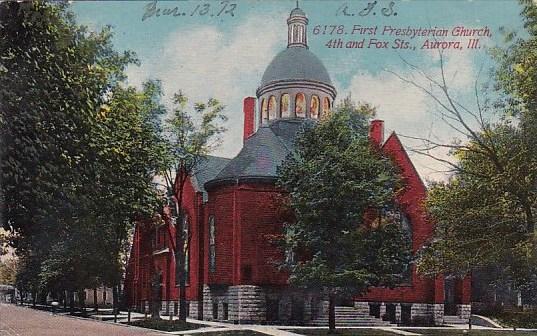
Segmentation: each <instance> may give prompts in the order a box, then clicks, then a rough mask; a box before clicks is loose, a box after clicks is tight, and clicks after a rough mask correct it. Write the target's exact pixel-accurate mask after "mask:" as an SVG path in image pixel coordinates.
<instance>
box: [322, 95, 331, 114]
mask: <svg viewBox="0 0 537 336" xmlns="http://www.w3.org/2000/svg"><path fill="white" fill-rule="evenodd" d="M328 112H330V99H328V97H324V99H323V111H322V114H321V116H322V117H325V116H326V115H327V114H328Z"/></svg>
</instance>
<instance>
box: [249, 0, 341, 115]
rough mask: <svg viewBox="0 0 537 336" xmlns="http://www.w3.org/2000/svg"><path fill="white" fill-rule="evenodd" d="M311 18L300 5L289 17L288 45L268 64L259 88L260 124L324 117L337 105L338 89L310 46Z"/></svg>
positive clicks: (258, 113) (257, 94) (257, 92)
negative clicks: (335, 100) (335, 101)
mask: <svg viewBox="0 0 537 336" xmlns="http://www.w3.org/2000/svg"><path fill="white" fill-rule="evenodd" d="M307 26H308V18H307V16H306V13H305V12H304V11H303V10H302V9H300V8H299V7H298V4H297V7H296V8H295V9H293V10H292V11H291V13H290V15H289V18H288V19H287V48H286V49H285V50H283V51H281V52H280V53H279V54H278V55H276V57H274V59H273V60H272V62H270V64H269V65H268V67H267V69H266V70H265V73H264V74H263V77H262V78H261V84H260V85H259V87H258V88H257V90H256V96H257V99H258V109H257V111H258V112H256V118H257V125H258V126H259V125H268V124H269V123H270V122H273V121H274V120H277V119H301V118H306V119H320V118H322V117H323V116H324V115H326V114H327V113H328V112H329V111H330V109H331V108H332V106H333V103H334V99H335V98H336V89H335V88H334V86H333V85H332V81H331V80H330V75H329V74H328V71H326V68H325V67H324V65H323V62H321V60H320V59H319V58H318V57H317V56H315V54H314V53H312V52H311V51H310V50H309V48H308V28H307Z"/></svg>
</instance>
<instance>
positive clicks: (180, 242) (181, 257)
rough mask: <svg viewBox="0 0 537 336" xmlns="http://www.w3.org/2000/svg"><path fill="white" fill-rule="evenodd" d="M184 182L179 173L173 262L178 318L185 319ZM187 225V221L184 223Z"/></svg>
mask: <svg viewBox="0 0 537 336" xmlns="http://www.w3.org/2000/svg"><path fill="white" fill-rule="evenodd" d="M185 182H186V176H184V175H183V174H179V188H178V194H179V195H178V197H177V202H175V210H176V212H177V217H178V218H177V222H176V223H175V262H176V264H177V266H176V267H177V268H176V272H175V274H176V277H177V276H179V320H180V321H186V317H187V309H186V274H185V261H186V260H185V259H186V258H185V250H186V249H188V246H187V247H186V248H185V240H186V241H188V238H187V237H184V228H183V217H184V214H183V208H182V204H183V191H184V185H185ZM186 225H188V223H186Z"/></svg>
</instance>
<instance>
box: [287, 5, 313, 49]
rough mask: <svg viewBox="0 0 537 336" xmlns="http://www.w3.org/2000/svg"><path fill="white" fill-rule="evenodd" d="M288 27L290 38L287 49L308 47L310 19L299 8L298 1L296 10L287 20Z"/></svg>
mask: <svg viewBox="0 0 537 336" xmlns="http://www.w3.org/2000/svg"><path fill="white" fill-rule="evenodd" d="M287 25H288V27H289V28H288V38H287V47H303V48H307V47H308V39H307V34H306V33H307V29H306V26H307V25H308V18H307V17H306V13H304V11H303V10H302V9H301V8H300V7H299V4H298V0H296V8H295V9H293V10H292V11H291V14H290V15H289V19H287Z"/></svg>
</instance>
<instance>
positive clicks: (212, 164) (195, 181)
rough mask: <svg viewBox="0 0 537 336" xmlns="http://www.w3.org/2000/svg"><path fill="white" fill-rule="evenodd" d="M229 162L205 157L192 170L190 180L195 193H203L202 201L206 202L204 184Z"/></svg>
mask: <svg viewBox="0 0 537 336" xmlns="http://www.w3.org/2000/svg"><path fill="white" fill-rule="evenodd" d="M229 161H231V159H227V158H223V157H218V156H211V155H207V156H206V157H205V158H204V159H203V160H201V161H200V162H199V164H198V166H197V167H196V169H195V170H194V174H193V176H192V178H191V181H192V185H193V186H194V189H196V191H201V192H203V200H204V201H206V200H207V191H206V190H205V183H207V182H208V181H210V180H212V179H214V178H215V176H216V175H218V173H220V171H221V170H222V169H223V168H224V167H225V166H226V165H227V164H228V163H229Z"/></svg>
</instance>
